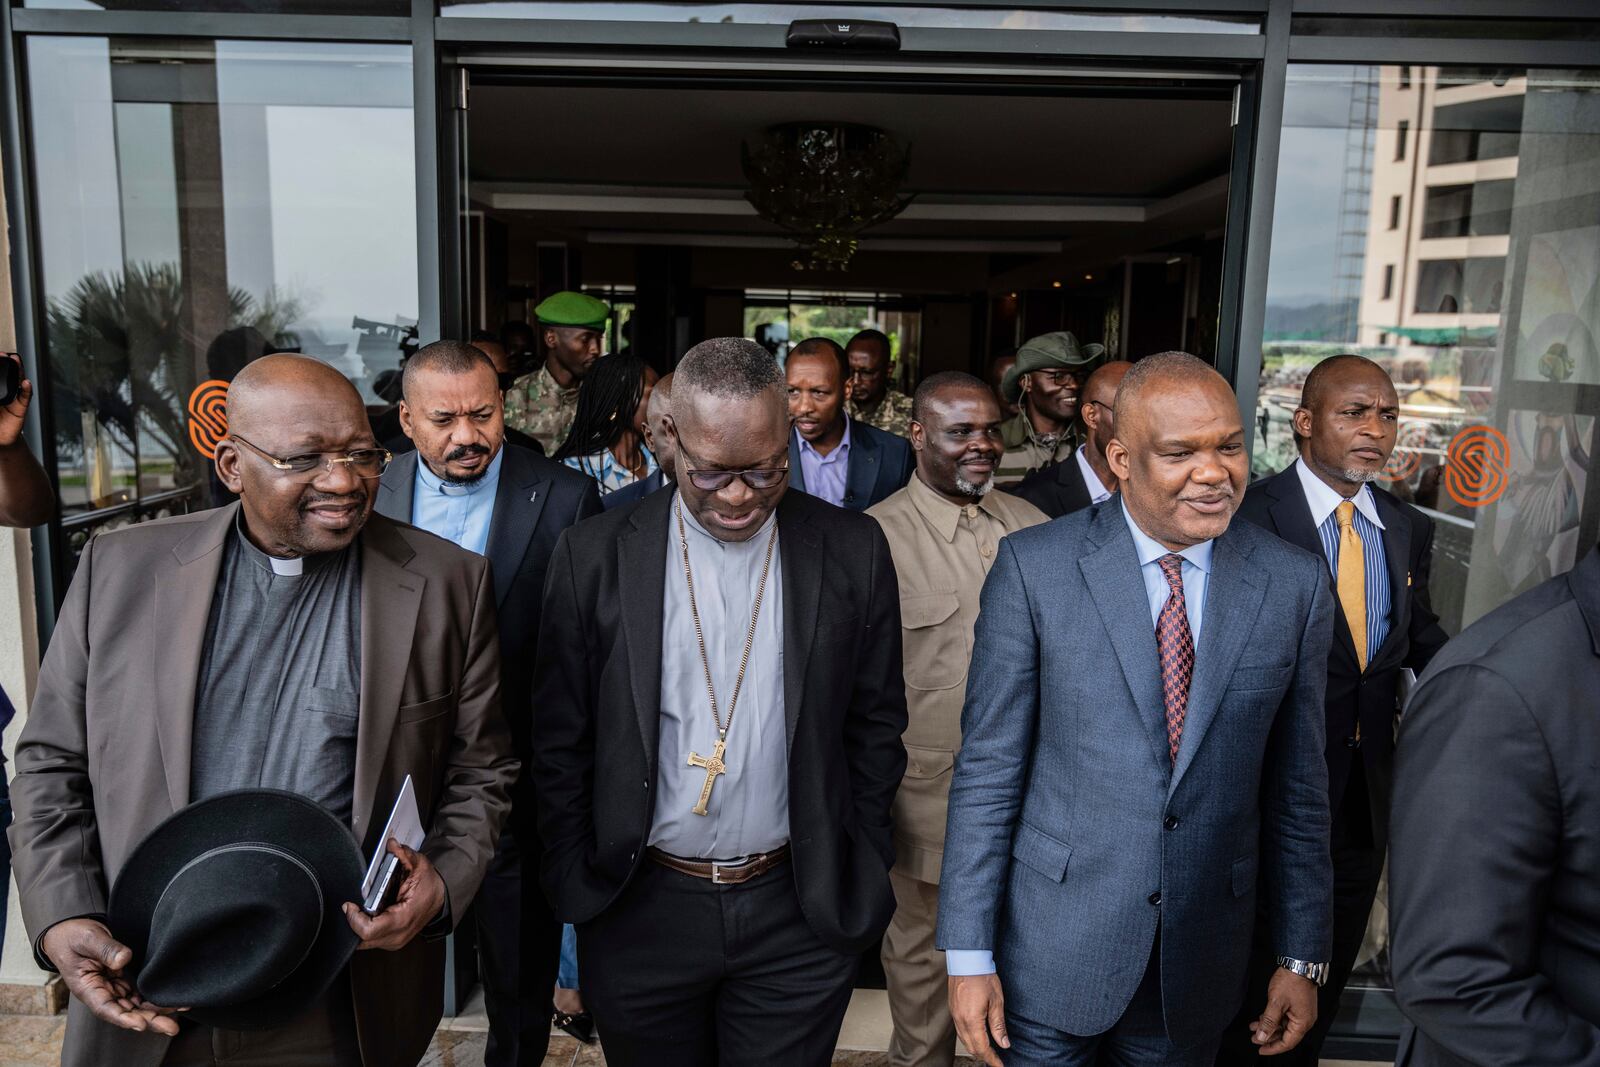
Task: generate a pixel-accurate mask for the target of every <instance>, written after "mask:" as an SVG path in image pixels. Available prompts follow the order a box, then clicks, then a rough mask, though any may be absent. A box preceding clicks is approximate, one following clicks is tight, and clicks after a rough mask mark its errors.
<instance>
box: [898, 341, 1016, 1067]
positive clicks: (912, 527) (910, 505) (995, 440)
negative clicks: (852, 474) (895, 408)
mask: <svg viewBox="0 0 1600 1067" xmlns="http://www.w3.org/2000/svg"><path fill="white" fill-rule="evenodd" d="M1000 425H1001V422H1000V407H999V405H998V404H996V402H995V399H994V395H993V393H991V392H990V391H989V387H988V386H986V385H984V384H983V383H982V382H981V381H979V380H978V379H976V378H974V377H973V376H972V375H970V374H961V373H958V372H955V371H945V372H943V373H940V374H935V375H932V376H931V377H929V378H928V379H927V380H926V381H924V382H923V383H922V385H921V386H919V387H918V389H917V393H916V396H915V398H913V400H912V404H911V427H910V430H911V447H912V448H913V449H915V450H916V455H917V473H916V474H915V475H913V476H912V478H911V482H910V484H908V485H907V486H906V487H905V488H904V489H902V490H900V491H899V492H897V493H895V494H894V495H893V496H891V497H889V498H888V499H887V500H885V501H883V502H882V503H880V504H876V505H874V506H873V507H871V508H869V509H868V510H867V514H868V515H871V516H872V517H873V518H874V519H877V520H878V523H879V525H881V526H882V527H883V534H884V537H885V538H887V539H888V541H889V551H890V553H891V555H893V557H894V569H895V574H896V575H897V576H898V581H899V589H900V631H901V639H902V641H903V643H904V648H905V685H906V711H907V712H908V714H909V715H910V722H911V725H910V726H909V727H908V728H907V730H906V732H905V737H904V741H905V746H906V776H905V780H904V781H902V782H901V784H900V790H899V792H897V793H896V794H895V798H894V844H895V859H894V869H893V870H891V871H890V872H889V880H890V882H891V883H892V884H893V885H894V896H895V904H896V907H895V913H894V919H893V920H891V921H890V923H889V929H888V932H887V933H886V934H885V935H884V938H883V971H884V974H885V976H886V977H887V978H888V986H889V1014H890V1016H891V1018H892V1019H893V1020H894V1037H893V1039H892V1040H891V1041H890V1043H889V1063H890V1064H891V1065H892V1067H935V1065H944V1067H949V1064H951V1063H952V1062H953V1061H954V1059H955V1051H956V1027H955V1023H954V1022H952V1021H951V1019H950V1005H949V1000H948V995H947V992H946V986H947V982H946V977H945V959H944V953H943V952H940V951H939V950H938V948H936V947H935V946H934V943H933V933H934V926H935V924H936V923H937V921H938V911H939V866H940V864H941V862H942V861H943V859H944V826H945V811H946V808H947V807H948V803H949V799H950V775H951V768H952V767H954V765H955V755H956V750H957V749H959V748H960V747H961V699H962V697H963V695H964V694H965V693H966V691H967V665H968V662H969V661H970V659H971V657H972V629H973V626H974V625H975V624H976V623H977V620H978V597H979V594H980V593H982V592H983V580H984V578H985V577H986V576H987V575H988V573H989V568H990V567H992V566H993V565H994V561H995V558H996V556H997V555H998V549H999V547H1000V539H1001V538H1002V537H1004V536H1005V535H1006V534H1009V533H1012V532H1014V531H1016V530H1021V529H1024V528H1026V527H1029V526H1037V525H1038V524H1039V523H1041V522H1044V521H1045V516H1044V514H1043V513H1042V512H1041V511H1040V510H1039V509H1038V508H1036V507H1034V506H1033V505H1032V504H1030V503H1028V502H1027V501H1026V500H1020V499H1018V498H1017V497H1014V496H1011V495H1009V494H1007V493H1000V492H994V491H993V490H994V472H995V469H996V468H997V467H998V466H999V464H1000V457H1001V455H1002V453H1004V451H1005V446H1004V444H1003V443H1002V442H1001V439H1000ZM1019 610H1021V609H1020V608H1019Z"/></svg>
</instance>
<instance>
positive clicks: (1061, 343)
mask: <svg viewBox="0 0 1600 1067" xmlns="http://www.w3.org/2000/svg"><path fill="white" fill-rule="evenodd" d="M1105 354H1106V346H1105V345H1095V344H1089V345H1080V344H1078V339H1077V338H1076V337H1074V336H1072V334H1070V333H1068V332H1067V331H1066V330H1060V331H1058V332H1056V333H1046V334H1040V335H1039V336H1038V337H1035V338H1033V339H1032V340H1031V341H1029V342H1028V343H1027V344H1025V345H1023V346H1022V347H1021V348H1019V349H1017V361H1016V363H1014V364H1012V365H1011V368H1010V369H1009V370H1007V371H1006V376H1005V377H1004V378H1002V379H1001V380H1000V391H1001V392H1002V393H1004V394H1005V397H1006V399H1007V400H1009V401H1011V402H1012V403H1013V404H1015V403H1016V402H1017V400H1018V399H1019V398H1020V397H1021V396H1022V382H1020V381H1019V380H1018V379H1020V378H1021V377H1022V376H1023V375H1024V374H1027V373H1028V372H1029V371H1036V370H1045V369H1047V368H1049V367H1072V368H1077V369H1080V370H1086V371H1087V370H1091V369H1093V368H1094V365H1095V364H1096V363H1099V362H1100V357H1101V356H1103V355H1105Z"/></svg>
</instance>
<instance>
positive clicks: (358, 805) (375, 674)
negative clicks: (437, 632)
mask: <svg viewBox="0 0 1600 1067" xmlns="http://www.w3.org/2000/svg"><path fill="white" fill-rule="evenodd" d="M360 545H361V703H360V709H361V710H360V720H359V722H358V724H357V726H356V784H355V798H354V802H353V805H352V817H351V827H352V829H354V830H355V834H356V839H357V840H362V841H364V840H365V839H366V835H367V829H368V821H369V819H370V817H371V815H372V806H373V802H374V800H375V799H376V796H375V793H376V790H377V788H378V779H379V778H381V777H382V775H383V766H384V760H385V758H386V757H387V755H388V752H389V740H390V738H391V737H392V736H393V734H394V724H395V720H396V718H398V716H399V712H400V697H401V693H402V692H403V690H404V688H405V681H406V667H407V665H408V664H409V663H410V661H411V645H412V641H413V639H414V638H415V637H416V629H417V612H418V610H419V609H420V607H421V605H422V590H423V588H424V587H425V586H426V585H427V579H425V578H424V577H422V575H420V574H416V573H413V572H412V571H408V570H407V569H406V564H407V563H409V562H410V561H411V557H412V555H413V552H412V550H411V546H410V545H408V544H406V542H405V539H404V538H403V537H401V536H400V534H399V533H398V532H397V531H396V530H395V528H394V527H393V526H392V525H391V524H390V522H389V521H388V520H386V519H385V518H384V517H383V516H375V517H373V518H371V519H369V520H367V525H366V528H365V529H364V530H362V531H361V540H360Z"/></svg>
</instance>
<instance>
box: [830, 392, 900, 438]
mask: <svg viewBox="0 0 1600 1067" xmlns="http://www.w3.org/2000/svg"><path fill="white" fill-rule="evenodd" d="M845 407H846V410H847V411H849V413H850V417H851V418H852V419H855V420H857V421H859V422H864V423H866V424H867V425H868V426H872V427H875V428H877V429H879V430H883V431H885V432H887V433H894V434H899V435H900V436H901V437H907V438H909V437H910V436H911V398H910V397H909V396H907V395H906V394H905V393H902V392H901V391H900V390H898V389H890V390H889V391H888V392H887V393H884V394H883V399H882V400H880V401H878V405H877V407H874V408H867V407H866V406H865V405H862V404H857V403H856V402H855V401H854V400H850V401H846V404H845Z"/></svg>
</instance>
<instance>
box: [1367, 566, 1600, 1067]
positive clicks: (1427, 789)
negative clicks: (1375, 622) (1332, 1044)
mask: <svg viewBox="0 0 1600 1067" xmlns="http://www.w3.org/2000/svg"><path fill="white" fill-rule="evenodd" d="M1392 841H1393V850H1392V854H1391V859H1390V867H1389V909H1390V910H1389V923H1390V930H1391V932H1392V936H1391V951H1392V953H1393V967H1394V987H1395V993H1396V995H1397V996H1398V997H1399V1000H1400V1008H1401V1010H1402V1011H1404V1012H1405V1014H1406V1016H1407V1018H1409V1019H1410V1020H1411V1022H1412V1023H1413V1024H1414V1027H1415V1029H1414V1030H1408V1031H1407V1033H1405V1034H1404V1035H1403V1036H1402V1038H1401V1044H1400V1055H1399V1059H1398V1061H1397V1062H1398V1063H1399V1064H1401V1065H1402V1067H1404V1065H1411V1067H1469V1065H1483V1067H1489V1065H1495V1067H1499V1065H1503V1064H1505V1065H1509V1064H1525V1065H1530V1067H1532V1065H1538V1067H1579V1065H1583V1067H1593V1065H1594V1064H1596V1063H1600V549H1591V550H1590V551H1589V554H1588V555H1587V556H1585V557H1584V558H1583V559H1582V560H1581V561H1580V562H1579V563H1578V565H1577V566H1576V567H1575V568H1573V569H1572V571H1571V572H1570V573H1568V574H1564V575H1561V576H1559V577H1556V578H1552V579H1550V580H1549V581H1547V582H1544V583H1543V584H1542V585H1539V586H1537V587H1535V588H1534V589H1531V590H1529V591H1528V592H1526V593H1524V594H1523V595H1521V596H1519V597H1517V598H1516V599H1515V600H1512V601H1511V602H1510V603H1508V604H1505V605H1504V606H1502V607H1500V608H1498V609H1497V610H1495V611H1492V612H1490V613H1489V614H1488V615H1486V616H1484V617H1483V618H1482V619H1480V620H1479V621H1478V622H1476V623H1474V624H1473V625H1471V626H1469V627H1467V629H1466V630H1464V631H1463V632H1462V633H1461V635H1460V636H1459V637H1457V638H1456V639H1455V640H1453V641H1451V642H1450V643H1449V644H1448V645H1446V646H1445V648H1444V651H1442V652H1441V653H1439V655H1438V656H1437V657H1436V658H1435V659H1434V661H1433V664H1432V666H1430V667H1429V669H1428V672H1427V674H1426V675H1425V676H1424V677H1423V679H1422V684H1421V685H1420V686H1419V687H1418V690H1417V694H1416V696H1415V697H1414V698H1413V700H1412V702H1411V705H1410V706H1409V708H1408V709H1407V711H1406V714H1405V718H1404V719H1403V720H1402V722H1401V726H1400V746H1399V755H1398V762H1397V765H1396V768H1395V797H1394V827H1393V837H1392Z"/></svg>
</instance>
